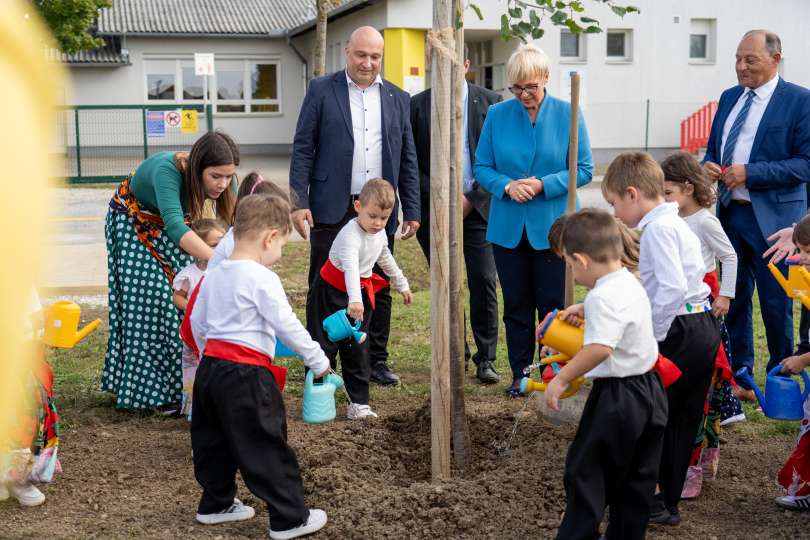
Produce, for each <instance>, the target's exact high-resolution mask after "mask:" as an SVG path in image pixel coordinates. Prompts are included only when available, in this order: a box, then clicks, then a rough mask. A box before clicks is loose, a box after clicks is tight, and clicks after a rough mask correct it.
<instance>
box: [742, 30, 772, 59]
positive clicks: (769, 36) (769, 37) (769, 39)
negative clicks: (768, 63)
mask: <svg viewBox="0 0 810 540" xmlns="http://www.w3.org/2000/svg"><path fill="white" fill-rule="evenodd" d="M754 34H761V35H763V36H764V37H765V48H767V49H768V54H770V55H771V56H773V55H775V54H776V53H779V54H782V40H781V39H779V36H778V35H776V34H775V33H774V32H771V31H770V30H749V31H748V32H746V33H745V35H744V36H743V39H745V38H747V37H748V36H752V35H754Z"/></svg>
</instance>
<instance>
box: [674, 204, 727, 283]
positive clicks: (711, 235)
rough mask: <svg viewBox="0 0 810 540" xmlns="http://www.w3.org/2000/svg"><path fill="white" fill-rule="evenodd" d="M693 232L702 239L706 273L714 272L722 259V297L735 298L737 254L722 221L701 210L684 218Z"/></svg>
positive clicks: (705, 210)
mask: <svg viewBox="0 0 810 540" xmlns="http://www.w3.org/2000/svg"><path fill="white" fill-rule="evenodd" d="M683 220H684V221H685V222H686V224H687V225H689V228H690V229H692V232H693V233H695V235H697V237H698V239H700V250H701V253H703V264H705V265H706V272H713V271H714V270H715V269H716V268H717V259H720V268H721V270H722V271H721V274H722V276H723V282H722V283H721V284H720V296H727V297H728V298H734V290H735V289H736V288H737V252H736V251H734V247H733V246H732V245H731V241H730V240H729V239H728V236H727V235H726V231H724V230H723V226H722V225H720V220H719V219H717V216H715V215H714V214H713V213H711V212H709V210H708V209H707V208H701V209H700V210H698V211H697V212H695V213H694V214H692V215H691V216H686V217H684V218H683Z"/></svg>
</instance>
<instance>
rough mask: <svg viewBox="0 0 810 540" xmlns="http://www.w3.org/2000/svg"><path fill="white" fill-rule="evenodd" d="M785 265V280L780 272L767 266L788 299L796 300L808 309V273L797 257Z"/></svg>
mask: <svg viewBox="0 0 810 540" xmlns="http://www.w3.org/2000/svg"><path fill="white" fill-rule="evenodd" d="M785 263H786V264H787V267H788V275H787V278H785V276H783V275H782V272H780V271H779V269H778V268H777V267H776V265H775V264H773V263H769V264H768V269H769V270H770V271H771V274H773V277H774V278H776V281H778V282H779V285H780V286H781V287H782V288H783V289H784V290H785V292H786V293H787V295H788V298H796V299H798V300H799V301H801V303H802V305H803V306H804V307H806V308H807V309H810V272H808V271H807V269H806V268H805V267H804V265H803V264H802V262H801V260H799V258H797V257H791V258H789V259H787V260H786V261H785Z"/></svg>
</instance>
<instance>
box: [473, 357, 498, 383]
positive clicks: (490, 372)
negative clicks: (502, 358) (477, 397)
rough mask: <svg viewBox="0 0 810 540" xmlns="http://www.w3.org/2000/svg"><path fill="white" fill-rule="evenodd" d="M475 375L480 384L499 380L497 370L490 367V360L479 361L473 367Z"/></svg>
mask: <svg viewBox="0 0 810 540" xmlns="http://www.w3.org/2000/svg"><path fill="white" fill-rule="evenodd" d="M475 376H476V378H477V379H478V381H479V382H480V383H481V384H495V383H496V382H498V381H500V380H501V378H500V377H499V376H498V372H497V371H495V368H494V367H492V362H489V361H483V362H480V363H479V364H478V365H477V366H476V369H475Z"/></svg>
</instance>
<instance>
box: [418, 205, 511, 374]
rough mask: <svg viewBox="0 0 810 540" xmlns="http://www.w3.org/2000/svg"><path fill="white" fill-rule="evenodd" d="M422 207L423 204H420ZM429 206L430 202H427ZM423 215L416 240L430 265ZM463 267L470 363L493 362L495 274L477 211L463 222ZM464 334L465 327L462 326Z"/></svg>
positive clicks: (427, 226) (427, 229) (427, 223)
mask: <svg viewBox="0 0 810 540" xmlns="http://www.w3.org/2000/svg"><path fill="white" fill-rule="evenodd" d="M422 204H426V203H425V201H424V200H423V201H422ZM427 204H429V203H427ZM429 214H430V213H429V212H428V217H427V218H425V217H424V215H425V212H423V213H422V220H423V221H422V224H421V225H420V226H419V229H417V231H416V239H417V240H419V246H420V247H421V248H422V253H424V254H425V258H426V259H427V260H428V264H430V217H429ZM464 265H465V266H466V267H467V288H468V289H469V290H470V327H471V328H472V334H473V341H475V347H476V353H475V354H474V355H473V356H472V359H473V362H475V363H476V364H478V363H479V362H481V361H490V362H494V361H495V357H496V349H497V346H498V293H497V279H498V274H497V272H496V270H495V258H494V257H493V256H492V244H490V243H489V242H488V241H487V222H486V220H485V219H484V218H483V217H481V214H480V213H479V212H478V210H476V209H473V210H472V212H470V214H469V215H468V216H467V217H466V219H465V220H464ZM464 330H465V333H466V325H465V328H464ZM464 349H465V351H464V352H465V354H466V356H468V357H469V356H470V353H469V346H468V344H467V339H466V336H465V339H464Z"/></svg>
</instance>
